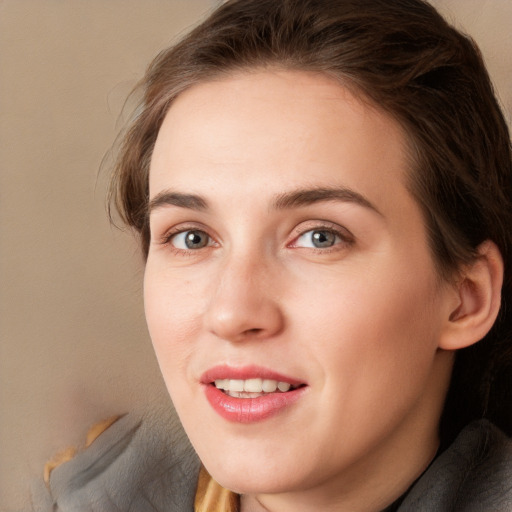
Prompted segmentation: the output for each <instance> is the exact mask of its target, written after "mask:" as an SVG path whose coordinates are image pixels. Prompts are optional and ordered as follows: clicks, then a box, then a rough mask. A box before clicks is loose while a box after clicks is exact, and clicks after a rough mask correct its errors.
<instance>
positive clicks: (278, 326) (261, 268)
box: [205, 256, 284, 342]
mask: <svg viewBox="0 0 512 512" xmlns="http://www.w3.org/2000/svg"><path fill="white" fill-rule="evenodd" d="M274 274H275V273H273V272H271V270H270V266H269V265H266V264H265V263H264V261H262V259H258V258H249V257H242V256H240V257H233V258H231V259H230V261H226V262H224V264H223V268H222V270H221V271H220V274H219V276H218V280H216V289H215V290H214V292H213V294H212V297H211V301H210V302H209V305H208V310H207V312H206V315H205V322H206V328H207V329H208V330H209V331H210V332H211V333H213V334H214V335H215V336H217V337H218V338H222V339H225V340H228V341H232V342H238V341H243V340H247V339H267V338H270V337H272V336H275V335H276V334H278V333H279V332H280V331H281V330H282V329H283V327H284V315H283V311H282V309H281V306H280V304H279V300H278V293H277V290H278V285H277V281H276V279H275V278H274Z"/></svg>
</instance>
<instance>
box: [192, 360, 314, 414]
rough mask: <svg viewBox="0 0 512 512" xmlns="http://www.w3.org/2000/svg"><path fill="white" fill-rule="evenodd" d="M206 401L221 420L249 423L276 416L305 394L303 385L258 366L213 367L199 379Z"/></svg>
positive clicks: (304, 384)
mask: <svg viewBox="0 0 512 512" xmlns="http://www.w3.org/2000/svg"><path fill="white" fill-rule="evenodd" d="M201 384H202V385H203V386H204V390H205V394H206V398H207V399H208V402H209V403H210V405H211V406H212V408H213V409H214V410H215V411H216V412H217V413H218V414H219V415H220V416H221V417H223V418H224V419H226V420H228V421H232V422H237V423H252V422H257V421H261V420H264V419H267V418H269V417H271V416H273V415H275V414H278V413H279V412H281V411H282V410H284V409H285V408H287V407H289V406H290V405H292V404H293V403H295V402H296V401H297V400H298V399H299V398H300V397H301V396H302V395H303V394H304V392H305V389H306V387H307V386H306V383H304V382H301V381H299V380H297V379H295V378H292V377H288V376H286V375H282V374H280V373H277V372H274V371H272V370H269V369H267V368H263V367H259V366H245V367H241V368H235V367H230V366H216V367H214V368H211V369H210V370H208V371H207V372H205V373H204V374H203V376H202V377H201Z"/></svg>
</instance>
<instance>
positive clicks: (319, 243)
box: [294, 229, 342, 249]
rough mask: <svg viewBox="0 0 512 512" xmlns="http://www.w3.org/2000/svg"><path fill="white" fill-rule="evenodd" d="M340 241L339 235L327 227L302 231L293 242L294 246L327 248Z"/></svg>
mask: <svg viewBox="0 0 512 512" xmlns="http://www.w3.org/2000/svg"><path fill="white" fill-rule="evenodd" d="M341 241H342V239H341V237H340V236H339V235H338V234H336V233H335V232H333V231H331V230H329V229H311V230H310V231H306V232H305V233H302V235H300V236H299V237H298V238H297V241H296V242H295V244H294V246H295V247H311V248H314V249H328V248H329V247H333V246H334V245H336V244H338V243H340V242H341Z"/></svg>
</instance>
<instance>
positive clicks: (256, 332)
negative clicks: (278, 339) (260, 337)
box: [245, 329, 263, 335]
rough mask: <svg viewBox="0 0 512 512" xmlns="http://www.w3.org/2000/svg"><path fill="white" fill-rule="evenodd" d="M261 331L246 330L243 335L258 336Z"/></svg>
mask: <svg viewBox="0 0 512 512" xmlns="http://www.w3.org/2000/svg"><path fill="white" fill-rule="evenodd" d="M262 331H263V329H247V330H246V331H245V334H248V335H255V334H259V333H260V332H262Z"/></svg>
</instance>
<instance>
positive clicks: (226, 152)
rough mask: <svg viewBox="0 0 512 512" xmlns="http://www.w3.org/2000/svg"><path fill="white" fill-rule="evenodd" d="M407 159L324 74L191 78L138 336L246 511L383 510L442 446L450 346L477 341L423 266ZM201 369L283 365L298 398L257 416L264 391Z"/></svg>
mask: <svg viewBox="0 0 512 512" xmlns="http://www.w3.org/2000/svg"><path fill="white" fill-rule="evenodd" d="M409 168H410V164H409V162H408V159H407V151H406V143H405V136H404V133H403V132H402V130H401V128H400V126H399V125H398V124H397V123H396V122H395V121H394V120H393V119H392V118H391V117H390V116H388V115H387V114H385V113H383V112H381V111H379V110H378V109H376V108H373V107H371V106H370V105H369V104H368V103H363V102H362V101H360V100H359V99H357V98H356V97H355V96H353V95H352V94H351V93H350V92H349V91H348V90H347V89H345V88H343V87H342V86H340V85H339V83H337V82H335V81H333V80H331V79H329V78H326V77H323V76H321V75H317V74H311V73H305V72H292V71H278V70H274V71H268V70H267V71H257V70H256V71H254V72H246V73H240V74H237V75H233V76H232V77H230V78H223V79H221V80H218V81H211V82H207V83H203V84H199V85H196V86H194V87H192V88H190V89H189V90H187V91H186V92H184V93H182V94H181V95H180V96H179V97H178V99H177V100H176V101H175V103H174V104H173V106H172V107H171V108H170V110H169V112H168V114H167V116H166V118H165V120H164V123H163V125H162V127H161V130H160V132H159V135H158V140H157V142H156V146H155V149H154V152H153V157H152V161H151V168H150V198H151V200H152V203H151V214H150V227H151V244H150V249H149V255H148V260H147V266H146V272H145V284H144V293H145V307H146V315H147V321H148V326H149V330H150V334H151V337H152V341H153V344H154V347H155V351H156V354H157V357H158V361H159V364H160V367H161V370H162V373H163V376H164V379H165V382H166V385H167V387H168V390H169V392H170V395H171V397H172V399H173V402H174V404H175V407H176V410H177V412H178V414H179V416H180V419H181V421H182V423H183V425H184V427H185V430H186V431H187V434H188V435H189V437H190V439H191V442H192V444H193V445H194V447H195V449H196V451H197V453H198V454H199V456H200V458H201V460H202V462H203V463H204V465H205V467H206V468H207V470H208V471H209V472H210V474H211V475H212V476H213V477H214V478H215V479H216V480H217V481H218V482H219V483H220V484H221V485H223V486H225V487H227V488H229V489H231V490H233V491H235V492H238V493H241V494H242V495H243V496H242V509H243V510H244V511H256V510H269V511H280V512H289V511H294V512H301V511H311V510H326V511H331V510H349V511H379V510H382V509H383V508H385V507H386V506H387V505H388V504H390V503H391V502H393V501H394V500H395V499H396V498H397V497H398V496H400V495H401V494H402V493H403V492H404V491H405V490H406V489H407V488H408V487H409V485H410V484H411V483H412V482H413V481H414V480H415V479H416V478H417V477H418V476H419V475H420V474H421V473H422V471H423V470H424V469H425V467H426V466H427V465H428V464H429V462H430V461H431V459H432V457H433V456H434V454H435V452H436V450H437V447H438V437H437V425H438V422H439V417H440V414H441V410H442V405H443V401H444V397H445V394H446V390H447V387H448V383H449V377H450V372H451V367H452V363H453V352H452V351H451V350H443V348H450V349H455V348H460V346H461V345H462V344H463V343H465V344H469V343H470V342H474V341H476V339H473V338H476V337H477V336H479V333H472V336H470V337H466V338H464V337H463V336H462V335H461V334H460V329H459V330H457V329H454V327H453V325H454V319H459V318H467V317H468V315H466V314H465V313H464V312H463V309H462V306H463V304H462V299H461V293H460V291H459V290H458V288H457V287H456V286H454V285H453V283H446V282H444V281H442V280H441V279H440V277H439V276H438V273H437V272H436V269H435V265H434V262H433V260H432V256H431V251H430V249H429V247H428V243H427V238H426V234H425V227H424V223H423V218H422V215H421V212H420V209H419V207H418V205H417V204H416V202H415V200H414V199H413V197H412V196H411V194H410V193H409V191H408V189H407V186H406V183H407V173H408V172H409V171H410V169H409ZM484 266H485V265H484ZM487 268H488V266H486V267H485V269H487ZM485 269H484V273H486V272H487V270H485ZM487 273H488V272H487ZM466 288H467V289H468V290H473V289H474V287H466ZM466 288H465V289H466ZM479 297H480V295H479ZM478 300H480V299H478ZM468 303H469V301H468ZM477 306H479V305H478V304H477ZM477 306H475V307H477ZM498 307H499V306H498ZM454 312H455V313H454ZM483 330H485V327H482V332H483ZM464 332H466V331H464ZM484 334H485V333H484ZM457 336H459V338H457ZM219 367H220V368H221V370H218V368H219ZM212 368H217V370H215V371H216V372H217V373H216V374H215V375H216V376H215V377H212V379H217V378H220V379H223V380H225V381H226V382H227V380H226V379H228V380H229V379H232V380H235V379H237V378H239V380H240V379H244V378H247V379H248V378H249V377H251V378H258V377H260V378H261V379H265V378H266V377H268V375H267V374H266V373H265V372H275V373H278V374H279V375H280V376H283V377H281V378H280V379H275V380H286V379H288V380H289V381H292V382H291V384H292V385H293V387H292V390H290V391H291V393H290V392H284V393H283V396H287V397H288V396H290V397H291V396H292V395H293V396H294V397H295V398H293V399H286V400H287V401H286V400H285V401H284V402H280V401H272V400H270V401H268V402H265V403H269V404H271V407H270V413H268V414H267V413H265V414H259V413H258V411H259V410H262V409H261V407H260V405H261V404H262V403H264V400H262V399H261V396H262V393H255V394H254V393H249V392H244V393H242V394H237V391H236V390H234V391H232V393H231V394H232V395H233V396H234V398H231V397H230V396H228V395H229V393H228V394H226V390H224V391H222V390H220V389H217V388H216V387H215V385H214V384H213V382H205V379H206V380H208V379H207V378H206V377H205V375H213V373H211V369H212ZM262 368H263V370H262ZM209 371H210V373H208V372H209ZM219 372H220V374H222V375H220V374H219ZM222 372H224V373H222ZM258 372H259V373H258ZM217 374H219V375H220V377H219V375H217ZM245 374H247V375H248V374H250V375H248V376H246V377H244V375H245ZM260 382H261V381H260ZM226 386H227V387H229V385H225V387H226ZM296 386H297V389H296V390H295V391H293V388H294V387H296ZM228 391H229V390H228ZM208 393H210V395H211V396H214V397H216V398H215V399H214V401H215V400H217V401H219V400H220V401H221V402H222V404H223V405H222V406H220V409H219V407H217V408H216V407H215V406H212V402H211V401H210V400H209V398H208ZM279 393H280V392H279V391H278V390H276V391H275V392H274V393H271V394H273V395H274V396H276V395H277V394H279ZM288 393H290V394H288ZM219 397H220V398H219ZM279 397H281V395H279ZM267 398H268V397H267ZM242 401H244V402H243V404H242V405H240V403H241V402H242ZM258 401H259V402H258ZM247 404H249V405H247ZM258 404H260V405H258ZM223 408H224V409H223ZM219 410H221V412H220V413H219ZM233 410H236V411H244V412H243V414H242V413H236V414H233V412H232V411H233ZM265 410H266V409H265ZM222 411H224V412H226V411H227V412H226V413H225V414H224V413H223V412H222ZM267 412H268V411H267Z"/></svg>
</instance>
